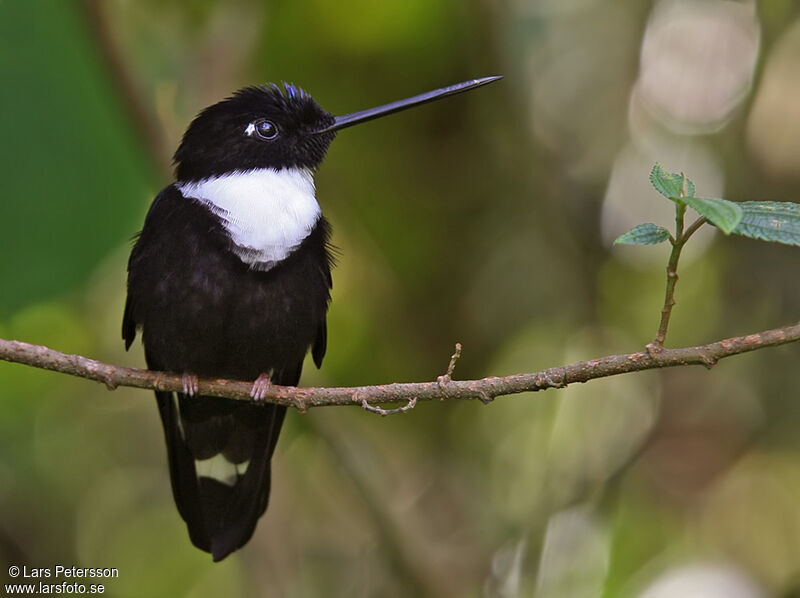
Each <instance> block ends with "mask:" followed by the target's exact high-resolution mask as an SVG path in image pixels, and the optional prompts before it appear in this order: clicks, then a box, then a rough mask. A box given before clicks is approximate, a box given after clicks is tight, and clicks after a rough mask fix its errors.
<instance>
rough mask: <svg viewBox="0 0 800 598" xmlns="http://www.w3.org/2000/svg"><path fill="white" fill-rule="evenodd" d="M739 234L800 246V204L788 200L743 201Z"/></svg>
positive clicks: (739, 204) (735, 229) (735, 230)
mask: <svg viewBox="0 0 800 598" xmlns="http://www.w3.org/2000/svg"><path fill="white" fill-rule="evenodd" d="M736 205H738V206H739V207H740V208H741V210H742V219H741V221H740V222H739V224H738V225H737V226H736V228H734V229H733V232H734V233H735V234H737V235H742V236H745V237H750V238H751V239H761V240H762V241H773V242H775V243H784V244H786V245H798V246H800V204H796V203H791V202H788V201H742V202H739V203H738V204H736Z"/></svg>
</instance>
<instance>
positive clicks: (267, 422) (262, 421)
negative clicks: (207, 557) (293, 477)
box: [156, 372, 300, 561]
mask: <svg viewBox="0 0 800 598" xmlns="http://www.w3.org/2000/svg"><path fill="white" fill-rule="evenodd" d="M289 377H291V378H293V380H281V381H280V383H283V384H291V385H296V384H297V380H298V379H299V377H300V375H299V372H297V374H296V376H295V375H294V373H292V375H291V376H288V377H286V378H289ZM276 383H278V380H276ZM156 398H157V400H158V409H159V412H160V414H161V421H162V423H163V425H164V435H165V438H166V441H167V457H168V460H169V473H170V478H171V481H172V494H173V496H174V497H175V503H176V504H177V506H178V511H179V512H180V514H181V517H183V520H184V521H186V526H187V527H188V528H189V537H190V538H191V540H192V543H193V544H194V545H195V546H197V547H198V548H200V549H201V550H205V551H206V552H210V553H211V555H212V556H213V558H214V561H220V560H222V559H224V558H225V557H226V556H228V555H229V554H230V553H231V552H233V551H234V550H236V549H237V548H240V547H242V546H244V544H245V543H247V541H248V540H249V539H250V537H251V536H252V535H253V531H254V530H255V527H256V523H257V522H258V519H259V517H261V515H262V514H263V513H264V511H265V510H266V508H267V503H268V501H269V490H270V459H271V458H272V453H273V452H274V450H275V445H276V443H277V442H278V435H279V434H280V430H281V425H282V424H283V418H284V416H285V415H286V408H285V407H279V406H277V405H270V404H265V405H257V404H253V403H244V402H242V401H232V400H228V399H220V398H216V397H197V396H195V397H187V396H185V395H183V394H180V393H169V392H156Z"/></svg>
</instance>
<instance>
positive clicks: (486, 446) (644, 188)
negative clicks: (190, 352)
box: [0, 0, 800, 598]
mask: <svg viewBox="0 0 800 598" xmlns="http://www.w3.org/2000/svg"><path fill="white" fill-rule="evenodd" d="M798 61H800V12H799V11H798V7H797V3H795V2H790V1H789V0H764V1H762V2H759V3H756V2H754V1H747V0H742V1H729V0H679V1H674V0H658V1H654V2H648V1H641V0H604V1H601V0H568V1H563V0H561V1H559V0H514V1H511V0H505V1H503V0H500V1H495V2H489V1H485V0H468V1H466V2H464V1H459V0H439V1H436V2H430V1H428V0H402V1H400V0H384V1H383V2H374V1H372V0H353V1H347V0H345V1H343V2H335V3H334V2H326V1H323V0H308V1H299V0H298V1H289V0H272V1H267V2H257V1H255V0H250V1H246V0H242V1H239V2H223V1H221V0H195V1H191V2H160V1H155V0H138V1H136V2H134V1H132V0H106V1H102V0H94V1H86V2H80V1H78V0H75V1H66V0H4V1H2V2H0V80H2V87H3V92H2V93H0V124H1V125H2V142H0V197H2V201H0V226H2V234H1V235H0V248H1V249H2V256H3V259H2V260H0V281H2V282H0V336H2V337H5V338H15V339H20V340H25V341H28V342H34V343H43V344H47V345H49V346H51V347H53V348H56V349H59V350H61V351H66V352H75V353H82V354H85V355H88V356H91V357H94V358H97V359H102V360H104V361H108V362H113V363H119V364H123V365H133V366H142V365H143V363H144V361H143V357H142V351H141V345H140V344H139V343H137V344H136V345H135V346H134V348H133V349H132V351H131V353H129V354H126V353H125V352H124V351H123V346H122V342H121V339H120V336H119V334H120V333H119V329H120V319H121V313H122V306H123V301H124V293H125V290H124V287H125V266H126V259H127V254H128V252H129V250H130V246H131V242H130V239H131V237H132V236H133V235H134V234H135V233H136V231H137V230H138V229H139V227H140V226H141V223H142V220H143V217H144V214H145V211H146V209H147V206H148V204H149V202H150V201H151V199H152V197H153V196H154V195H155V194H156V193H157V192H158V190H159V189H160V188H161V187H162V186H164V185H166V184H167V183H169V182H170V180H171V179H170V174H169V166H170V165H169V157H170V154H171V152H172V151H173V149H174V148H175V147H176V144H177V142H178V141H179V139H180V135H181V134H182V132H183V130H184V128H185V126H186V125H187V123H188V122H189V120H190V119H191V118H192V116H193V115H194V114H195V113H196V112H197V111H198V110H200V109H201V108H203V107H205V106H206V105H208V104H210V103H213V102H215V101H217V100H219V99H221V98H222V97H225V96H226V95H228V94H229V93H230V92H231V91H233V90H235V89H237V88H238V87H241V86H244V85H248V84H253V83H258V82H263V81H281V80H286V81H291V82H294V83H296V84H298V85H301V86H302V87H304V88H305V89H306V90H307V91H309V92H310V93H311V94H312V95H313V96H314V97H315V98H316V99H317V100H318V101H319V102H320V103H321V104H322V105H323V106H324V107H325V108H326V109H328V110H329V111H331V112H333V113H344V112H350V111H353V110H358V109H362V108H366V107H370V106H373V105H376V104H380V103H384V102H386V101H391V100H394V99H399V98H402V97H406V96H409V95H413V94H415V93H418V92H421V91H425V90H428V89H432V88H436V87H439V86H442V85H446V84H450V83H453V82H456V81H460V80H463V79H468V78H472V77H476V76H483V75H491V74H503V75H505V79H504V80H503V81H502V82H501V83H499V84H494V85H493V86H491V87H489V88H485V89H482V90H480V91H477V92H472V93H470V94H467V95H464V96H459V97H458V98H452V99H449V100H446V101H444V102H439V103H436V104H431V105H429V106H426V107H424V108H420V109H417V110H414V111H411V112H406V113H403V114H401V115H397V116H393V117H391V118H389V119H386V120H381V121H376V122H374V123H371V124H368V125H364V126H363V127H358V128H355V129H352V130H348V131H345V132H343V133H342V134H341V135H340V136H339V138H338V139H337V141H336V142H335V143H334V144H333V146H332V148H331V151H330V153H329V156H328V158H327V161H326V162H325V164H324V165H323V167H322V168H321V170H320V172H319V174H318V176H317V190H318V197H319V199H320V201H321V204H322V206H323V209H324V210H325V211H326V213H327V215H328V217H329V218H330V220H331V221H332V223H333V225H334V230H335V233H334V243H335V245H336V246H337V247H338V248H339V249H340V254H341V255H340V258H339V260H338V266H337V268H336V271H335V272H334V280H335V284H334V292H333V303H332V307H331V310H330V318H329V349H328V356H327V358H326V362H325V364H324V366H323V368H322V370H321V371H317V370H315V369H314V368H313V366H311V365H310V364H309V366H307V368H306V372H305V375H304V378H303V383H304V384H306V385H356V384H368V383H376V382H390V381H410V380H432V379H435V378H436V376H437V375H439V374H441V373H443V371H444V370H445V368H446V366H447V361H448V359H449V356H450V354H451V353H452V349H453V345H454V343H455V342H457V341H459V342H461V343H463V345H464V352H463V357H462V359H461V361H460V362H459V363H458V365H457V368H456V376H457V377H459V378H471V377H480V376H484V375H495V374H496V375H501V374H509V373H514V372H522V371H534V370H537V369H542V368H544V367H548V366H553V365H559V364H563V363H567V362H570V361H575V360H579V359H584V358H589V357H593V356H600V355H604V354H608V353H611V352H627V351H631V350H636V349H638V348H640V347H642V346H643V345H644V344H645V343H646V342H648V341H650V340H651V339H652V337H653V335H654V333H655V329H656V326H657V324H658V317H659V309H660V304H661V301H662V296H663V284H664V276H663V265H664V263H665V260H666V252H667V249H666V248H665V246H658V247H655V248H652V251H647V250H644V249H641V248H634V249H630V250H622V249H620V250H619V251H617V249H614V250H613V251H612V247H611V241H612V240H613V238H614V237H615V236H616V235H617V234H619V233H621V232H622V231H624V230H625V229H627V228H628V227H629V226H631V225H633V224H637V223H639V222H644V221H655V222H657V223H662V224H669V223H670V222H671V218H672V217H671V214H670V210H671V206H670V205H669V203H668V202H665V201H661V200H659V197H658V195H657V194H656V193H655V191H653V190H651V189H649V186H648V181H647V176H648V173H649V169H650V167H651V166H652V164H653V163H654V162H656V161H659V162H661V163H663V164H664V166H665V168H666V169H667V170H671V171H681V170H684V171H685V172H686V173H687V175H688V176H689V177H690V178H692V179H693V180H694V181H695V183H696V184H697V189H698V194H699V195H704V196H724V197H726V198H729V199H733V200H737V199H773V200H794V201H798V193H797V192H798V189H799V188H800V187H799V186H798V183H799V182H800V157H799V156H800V102H798V100H797V98H798V96H800V70H798V68H797V64H798V63H799V62H798ZM692 245H693V247H692V248H690V249H691V250H690V251H689V252H688V254H687V255H686V256H685V260H684V261H683V263H682V268H681V281H680V283H679V286H678V295H677V300H678V305H677V307H676V311H675V313H674V318H673V322H672V327H671V331H670V335H669V337H668V339H667V340H668V344H669V345H672V346H677V345H680V344H701V343H705V342H710V341H713V340H717V339H719V338H723V337H726V336H733V335H738V334H744V333H748V332H752V331H756V330H759V329H762V328H771V327H777V326H780V325H784V324H787V323H791V322H794V321H796V320H797V313H798V305H800V280H799V279H798V277H797V275H796V273H797V271H798V270H797V268H798V263H799V262H800V253H798V251H797V250H796V249H792V248H787V247H779V246H770V245H768V244H764V243H758V242H755V241H749V240H745V239H742V238H722V237H721V236H716V237H715V236H713V235H711V234H707V235H705V237H703V236H698V238H697V239H695V240H693V243H692ZM797 358H798V347H796V346H788V347H783V348H779V349H770V350H765V351H759V352H757V353H754V354H748V355H745V356H740V357H734V358H731V359H729V360H726V361H724V362H722V363H720V364H719V365H718V366H717V367H716V368H715V369H714V370H713V371H711V372H707V371H705V370H702V369H700V368H682V369H674V370H668V371H663V372H651V373H648V374H637V375H627V376H622V377H617V378H613V379H608V380H603V381H594V382H591V383H589V384H586V385H582V386H579V387H574V388H570V389H567V390H563V391H550V392H547V393H542V394H538V395H523V396H519V397H514V398H501V399H498V400H497V401H495V403H493V404H492V405H490V406H488V407H484V406H482V405H481V404H480V403H478V402H459V403H456V402H449V403H441V404H438V403H428V404H421V405H419V406H418V407H417V408H416V409H414V410H413V411H411V412H409V413H406V414H404V415H402V416H394V417H389V418H380V417H377V416H375V415H372V414H368V413H365V412H363V411H362V410H360V409H356V408H338V409H332V408H327V409H317V410H313V411H312V412H311V413H309V414H307V415H298V414H296V413H292V414H291V415H290V417H289V418H288V420H287V425H286V426H285V429H284V432H283V436H282V439H281V442H280V444H279V446H278V449H277V453H276V457H275V460H274V470H273V492H272V498H271V506H270V509H269V510H268V512H267V514H266V516H265V517H264V518H263V519H262V520H261V522H260V524H259V527H258V529H257V531H256V535H255V537H254V538H253V540H252V541H251V542H250V544H249V545H247V547H246V548H245V549H243V550H241V551H239V552H237V553H235V554H234V555H233V556H232V557H230V558H228V559H227V560H225V561H224V562H223V563H221V564H217V565H214V564H212V563H211V560H210V558H209V557H208V555H206V554H204V553H201V552H200V551H198V550H196V549H195V548H194V547H193V546H192V545H191V544H190V542H189V540H188V537H187V534H186V531H185V527H184V525H183V522H182V521H181V519H180V517H179V516H178V514H177V511H176V510H175V508H174V505H173V502H172V497H171V493H170V486H169V479H168V475H167V470H166V457H165V450H164V446H163V440H162V433H161V426H160V423H159V422H158V416H157V413H156V409H155V405H154V401H153V398H152V396H151V394H150V393H148V392H144V391H138V390H132V389H119V390H117V391H116V392H114V393H113V394H109V393H108V391H106V390H105V388H103V387H102V386H101V385H98V384H92V383H88V382H85V381H81V380H76V379H72V378H69V377H66V376H63V375H57V374H52V373H46V372H43V371H41V370H33V369H30V368H25V367H23V366H19V365H11V364H0V513H2V516H0V563H2V565H3V566H2V571H3V572H5V571H6V569H7V566H8V565H11V564H18V565H23V564H25V565H27V566H29V567H47V566H52V565H54V564H57V563H59V564H64V565H67V566H72V565H77V566H83V567H118V568H119V571H120V577H119V578H118V579H115V580H109V581H108V583H107V584H106V587H107V590H106V594H107V595H111V596H131V597H135V596H192V597H204V596H221V595H222V596H291V597H294V596H299V597H306V596H308V597H315V596H508V597H510V596H532V595H536V596H544V597H562V596H563V597H594V596H607V597H617V596H622V597H638V596H641V597H645V598H662V597H672V596H676V597H677V596H689V595H698V596H725V597H751V596H786V597H789V596H798V595H800V434H798V432H797V430H798V426H799V424H800V419H799V418H800V402H799V401H798V400H797V399H798V390H800V382H798V379H797V370H796V362H797ZM3 575H5V573H3Z"/></svg>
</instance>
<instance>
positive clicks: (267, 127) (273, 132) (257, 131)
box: [247, 118, 278, 141]
mask: <svg viewBox="0 0 800 598" xmlns="http://www.w3.org/2000/svg"><path fill="white" fill-rule="evenodd" d="M247 132H248V133H249V134H250V135H253V134H254V135H255V136H256V137H258V138H259V139H264V140H266V141H271V140H272V139H275V138H276V137H277V136H278V127H277V126H276V125H275V123H274V122H272V121H271V120H266V119H264V118H260V119H258V120H257V121H254V122H253V123H251V124H250V126H249V127H247Z"/></svg>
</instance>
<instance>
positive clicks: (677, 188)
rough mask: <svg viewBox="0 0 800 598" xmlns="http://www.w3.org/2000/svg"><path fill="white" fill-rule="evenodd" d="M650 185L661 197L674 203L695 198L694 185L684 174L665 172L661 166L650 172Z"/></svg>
mask: <svg viewBox="0 0 800 598" xmlns="http://www.w3.org/2000/svg"><path fill="white" fill-rule="evenodd" d="M650 183H652V185H653V187H655V188H656V191H658V192H659V193H660V194H661V195H663V196H664V197H668V198H669V199H671V200H673V201H683V198H684V197H694V183H693V182H692V181H690V180H689V179H687V178H686V177H685V176H684V175H683V174H675V173H669V172H664V169H663V168H661V164H656V165H655V166H653V170H651V171H650ZM684 189H685V191H686V192H685V193H684Z"/></svg>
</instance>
